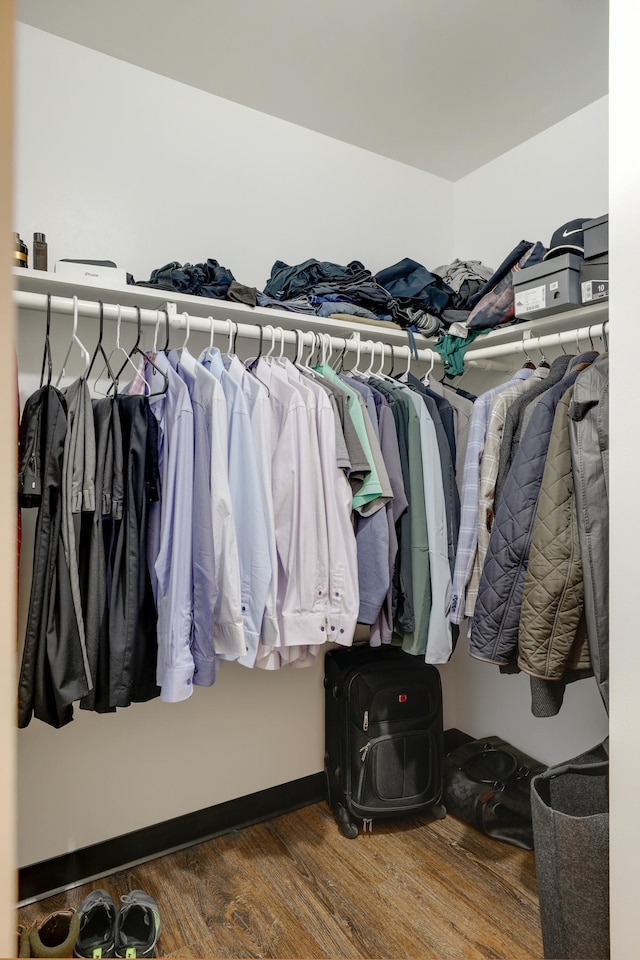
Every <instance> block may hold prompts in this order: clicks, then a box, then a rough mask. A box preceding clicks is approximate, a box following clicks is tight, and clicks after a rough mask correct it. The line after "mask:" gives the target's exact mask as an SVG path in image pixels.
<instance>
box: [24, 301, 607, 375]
mask: <svg viewBox="0 0 640 960" xmlns="http://www.w3.org/2000/svg"><path fill="white" fill-rule="evenodd" d="M14 297H15V302H16V304H17V305H18V306H19V307H23V308H26V309H30V310H41V311H44V310H46V308H47V295H46V294H41V293H30V292H27V291H22V290H16V291H15V292H14ZM51 309H52V311H54V312H55V313H62V314H69V315H70V314H71V313H72V312H73V298H72V297H58V296H52V297H51ZM99 310H100V306H99V302H98V301H97V300H78V311H79V313H80V315H81V316H85V317H92V318H95V319H98V317H99ZM103 311H104V318H105V319H107V320H117V319H118V315H120V318H121V319H122V320H124V321H125V322H128V323H137V321H138V308H136V307H130V306H119V305H118V304H114V303H104V304H103ZM139 312H140V320H141V322H142V323H143V324H145V325H152V326H155V325H156V324H157V323H158V321H160V323H161V324H162V322H163V318H165V317H167V318H168V320H169V323H170V325H171V327H173V328H174V329H185V327H186V324H187V322H188V323H189V328H190V329H191V330H193V331H202V332H206V333H210V332H211V329H212V324H213V331H214V333H217V334H226V335H228V334H229V333H230V331H233V332H234V333H237V336H239V337H240V338H243V339H249V340H258V339H259V338H260V329H261V328H262V331H263V333H264V330H265V329H268V330H269V331H272V330H273V329H274V328H275V329H278V330H280V329H282V327H280V325H279V324H276V323H271V322H269V321H267V322H266V323H265V317H264V314H261V315H259V319H258V318H256V323H250V322H249V323H243V322H237V321H236V320H221V319H217V318H212V317H206V318H203V317H192V316H190V315H188V314H187V313H180V312H178V310H177V307H176V305H175V304H174V303H171V302H168V303H165V304H163V305H162V307H161V308H159V309H149V308H147V307H143V308H140V311H139ZM187 317H188V320H187ZM305 319H308V318H306V317H305ZM165 322H166V320H165ZM291 322H292V323H295V314H292V315H291ZM607 330H608V321H606V320H605V321H604V322H601V323H595V324H591V325H590V326H584V327H579V328H576V329H573V330H564V331H562V332H559V333H549V334H544V335H542V336H538V337H536V336H534V335H532V333H531V331H530V330H528V331H526V333H525V334H524V335H523V337H522V338H521V339H516V340H510V341H509V342H507V343H497V344H493V345H488V346H486V347H479V348H476V349H473V348H472V349H470V350H468V351H467V353H466V355H465V359H464V362H465V366H466V367H478V368H480V369H483V370H496V371H507V370H510V369H511V365H509V364H508V363H505V362H504V361H501V360H500V359H499V358H500V357H508V356H513V355H514V354H518V353H526V352H527V351H529V350H537V349H549V348H552V347H557V346H564V345H565V344H568V345H572V346H573V347H574V348H575V347H577V346H580V345H581V346H582V348H584V347H586V345H587V343H588V342H590V341H591V342H592V341H593V338H594V337H595V338H599V339H602V340H604V339H605V337H606V333H607ZM603 332H604V336H603ZM358 334H359V331H358V330H357V329H356V330H355V331H352V332H351V334H350V336H347V335H346V334H345V335H344V336H341V335H340V334H331V335H330V341H331V345H332V348H333V349H338V350H342V349H343V348H345V349H346V350H347V351H357V350H360V351H361V352H362V353H364V354H365V355H367V354H368V355H371V353H372V351H373V349H374V346H375V349H376V351H379V350H380V346H381V345H382V346H383V347H384V351H385V353H386V354H387V355H388V356H390V355H391V353H392V351H393V353H394V355H395V356H396V357H397V358H400V357H406V358H407V360H408V358H409V354H410V353H411V351H410V348H409V346H408V345H404V344H402V345H398V346H396V345H395V344H393V345H392V344H389V343H385V341H384V332H383V331H382V330H381V333H380V338H379V339H377V340H372V339H369V338H367V339H366V340H363V339H360V338H359V336H358ZM317 336H318V334H316V333H314V332H313V331H311V330H304V331H300V332H299V333H297V332H296V330H295V328H294V329H288V330H284V329H283V330H282V333H281V334H280V333H278V338H279V339H280V338H282V340H283V341H284V343H298V342H299V343H300V344H301V345H303V346H311V345H312V343H313V342H314V339H315V338H316V337H317ZM323 336H324V337H325V338H326V337H327V336H329V335H327V334H323ZM300 338H301V339H300ZM413 358H414V359H415V360H417V361H420V362H423V363H432V362H433V361H435V363H442V359H441V357H440V355H439V354H438V353H436V352H435V351H433V350H431V349H429V348H428V347H427V348H420V349H418V350H417V351H416V353H415V354H413Z"/></svg>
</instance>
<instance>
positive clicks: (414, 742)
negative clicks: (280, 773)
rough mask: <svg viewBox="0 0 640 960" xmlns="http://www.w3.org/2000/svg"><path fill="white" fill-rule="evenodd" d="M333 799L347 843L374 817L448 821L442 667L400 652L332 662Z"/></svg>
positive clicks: (335, 657) (328, 732)
mask: <svg viewBox="0 0 640 960" xmlns="http://www.w3.org/2000/svg"><path fill="white" fill-rule="evenodd" d="M324 686H325V754H324V769H325V776H326V780H327V800H328V803H329V806H330V808H331V809H332V811H333V812H334V814H335V816H336V818H337V820H338V823H339V825H340V828H341V830H342V832H343V833H344V835H345V836H346V837H349V839H354V838H355V837H357V836H358V822H357V821H361V822H362V824H363V827H364V829H365V830H366V829H367V827H369V829H371V825H372V821H373V818H374V817H394V816H399V815H401V814H406V813H425V812H428V813H430V814H431V815H432V816H434V817H437V818H439V819H440V818H442V817H444V816H445V814H446V810H445V808H444V807H443V806H441V804H440V800H441V797H442V791H443V788H444V742H443V735H442V689H441V685H440V674H439V673H438V671H437V670H436V668H435V667H434V666H431V665H429V664H426V663H425V662H424V661H423V660H420V659H419V658H418V657H413V656H411V655H410V654H407V653H404V652H403V651H402V650H400V649H399V648H398V647H378V648H372V647H369V646H368V645H365V646H362V647H351V648H342V649H339V650H330V651H329V652H328V653H327V654H326V655H325V659H324Z"/></svg>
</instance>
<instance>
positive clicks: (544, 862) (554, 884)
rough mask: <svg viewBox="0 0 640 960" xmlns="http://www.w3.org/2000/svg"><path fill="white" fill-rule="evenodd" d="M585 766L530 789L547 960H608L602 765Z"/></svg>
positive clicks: (573, 765)
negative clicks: (551, 959)
mask: <svg viewBox="0 0 640 960" xmlns="http://www.w3.org/2000/svg"><path fill="white" fill-rule="evenodd" d="M601 753H604V751H601ZM605 757H606V755H605ZM590 759H591V758H590V757H589V755H588V754H585V755H582V756H581V757H576V758H575V759H574V760H572V761H569V763H567V764H564V765H562V766H556V767H550V768H549V769H548V770H547V771H546V772H545V773H543V774H541V775H540V776H538V777H536V778H535V780H534V781H533V784H532V790H531V806H532V811H533V835H534V839H535V844H536V874H537V877H538V896H539V899H540V921H541V926H542V945H543V947H544V955H545V957H549V958H551V957H553V958H554V960H561V958H563V957H565V958H569V957H570V958H571V960H578V958H582V960H587V958H588V960H606V958H607V957H608V956H609V950H610V946H609V761H608V759H606V758H605V759H604V760H600V762H596V763H590V762H584V761H585V760H587V761H588V760H590Z"/></svg>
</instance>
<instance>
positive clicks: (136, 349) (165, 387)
mask: <svg viewBox="0 0 640 960" xmlns="http://www.w3.org/2000/svg"><path fill="white" fill-rule="evenodd" d="M134 310H135V311H136V322H137V326H138V333H137V337H136V342H135V343H134V345H133V347H132V348H131V353H130V354H127V359H126V360H125V362H124V363H123V364H122V366H121V367H120V369H119V370H118V372H117V374H116V376H115V381H116V383H118V382H119V380H120V375H121V373H122V372H123V370H124V368H125V367H126V365H127V363H130V364H131V365H132V366H133V367H134V369H135V371H136V376H139V375H140V374H139V372H138V368H137V367H136V365H135V363H134V362H133V360H132V357H133V356H134V354H136V353H137V354H139V356H141V357H142V358H143V359H144V360H146V362H147V363H148V364H149V366H150V367H151V368H152V370H153V373H154V375H155V374H156V373H159V374H160V376H161V377H162V380H163V386H162V388H161V389H160V390H151V389H149V393H148V394H147V397H149V398H151V397H160V396H162V395H163V394H165V393H166V392H167V390H168V389H169V378H168V376H167V375H166V373H165V372H164V371H163V370H161V369H160V368H159V367H158V366H156V364H155V363H154V362H153V360H152V359H151V356H150V354H148V353H146V352H145V351H144V350H142V349H141V348H140V340H141V338H142V312H141V310H140V307H134ZM118 319H119V318H118ZM123 352H124V353H125V354H126V350H125V351H123ZM145 382H146V377H145Z"/></svg>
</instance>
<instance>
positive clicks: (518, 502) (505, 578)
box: [469, 364, 585, 664]
mask: <svg viewBox="0 0 640 960" xmlns="http://www.w3.org/2000/svg"><path fill="white" fill-rule="evenodd" d="M584 366H585V365H584V364H580V365H579V366H578V367H577V368H574V369H572V370H571V371H570V372H569V373H568V374H567V375H566V376H565V377H563V379H562V380H560V382H559V383H556V384H554V385H553V386H552V387H551V388H550V389H549V390H547V392H546V393H545V394H544V395H543V397H542V399H541V400H540V401H539V402H538V404H537V406H536V409H535V411H534V413H533V416H532V417H531V421H530V423H529V426H528V427H527V429H526V432H525V434H524V436H523V438H522V442H521V444H520V447H519V448H518V452H517V454H516V456H515V457H514V460H513V463H512V465H511V469H510V471H509V474H508V476H507V479H506V482H505V485H504V489H503V492H502V499H501V500H500V503H499V504H498V509H497V511H496V516H495V520H494V524H493V529H492V531H491V539H490V541H489V549H488V551H487V557H486V560H485V563H484V568H483V571H482V577H481V579H480V588H479V592H478V600H477V602H476V606H475V611H474V615H473V620H472V621H471V631H470V632H471V641H470V647H469V652H470V653H471V655H472V656H473V657H477V658H478V659H479V660H488V661H490V662H491V663H499V664H507V663H511V662H512V661H513V660H514V659H515V657H516V656H517V652H518V627H519V623H520V610H521V607H522V595H523V590H524V580H525V575H526V572H527V564H528V562H529V548H530V546H531V536H532V533H533V524H534V520H535V517H536V510H537V506H538V497H539V495H540V487H541V485H542V474H543V472H544V466H545V462H546V457H547V451H548V449H549V440H550V438H551V428H552V426H553V418H554V415H555V410H556V406H557V405H558V402H559V400H560V398H561V397H562V395H563V394H564V393H565V391H566V390H567V389H568V388H569V387H570V386H571V384H572V383H573V382H574V381H575V379H576V377H577V376H578V374H579V373H580V371H581V370H583V369H584Z"/></svg>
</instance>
